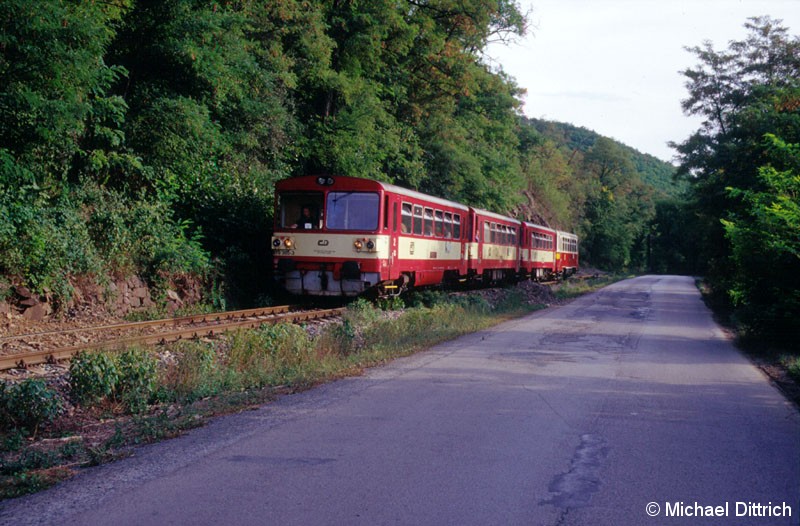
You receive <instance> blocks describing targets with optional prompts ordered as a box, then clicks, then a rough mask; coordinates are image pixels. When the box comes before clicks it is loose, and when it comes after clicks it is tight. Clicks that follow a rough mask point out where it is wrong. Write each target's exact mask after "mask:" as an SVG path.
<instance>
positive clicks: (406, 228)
mask: <svg viewBox="0 0 800 526" xmlns="http://www.w3.org/2000/svg"><path fill="white" fill-rule="evenodd" d="M400 213H401V216H402V220H401V222H400V232H402V233H403V234H410V233H411V224H412V223H413V222H414V221H413V218H412V215H411V203H403V209H402V211H401V212H400Z"/></svg>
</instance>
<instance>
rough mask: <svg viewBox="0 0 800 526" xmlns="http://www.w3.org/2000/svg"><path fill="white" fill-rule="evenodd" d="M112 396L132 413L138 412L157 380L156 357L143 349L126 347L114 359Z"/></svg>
mask: <svg viewBox="0 0 800 526" xmlns="http://www.w3.org/2000/svg"><path fill="white" fill-rule="evenodd" d="M116 362H117V371H118V376H117V384H116V386H115V388H114V396H115V397H116V399H118V400H119V401H121V402H122V403H123V404H124V405H125V407H126V408H127V409H128V410H129V411H130V412H132V413H140V412H142V411H144V410H145V409H146V408H147V404H148V403H149V402H150V401H151V399H152V398H153V395H154V394H155V391H156V387H157V381H158V364H157V362H156V359H155V358H153V356H152V355H151V354H150V353H149V352H147V351H146V350H144V349H128V350H126V351H123V352H121V353H120V354H119V355H118V356H117V359H116Z"/></svg>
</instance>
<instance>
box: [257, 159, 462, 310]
mask: <svg viewBox="0 0 800 526" xmlns="http://www.w3.org/2000/svg"><path fill="white" fill-rule="evenodd" d="M275 194H276V208H275V210H276V213H275V231H274V234H273V236H272V250H273V257H274V262H275V270H276V277H277V278H278V280H279V281H280V282H281V284H282V285H283V286H284V287H285V288H286V290H287V291H288V292H290V293H292V294H299V295H317V296H356V295H359V294H363V293H364V292H367V291H369V290H374V291H376V292H378V293H379V294H399V293H400V292H402V291H403V290H404V289H406V288H408V287H412V286H425V285H435V284H439V283H446V282H450V281H456V280H459V279H466V278H465V277H466V275H467V270H468V269H467V260H466V252H465V243H464V240H465V239H466V230H465V226H466V222H467V220H468V218H469V208H468V207H466V206H464V205H461V204H459V203H455V202H452V201H447V200H445V199H439V198H437V197H432V196H428V195H425V194H422V193H420V192H415V191H413V190H407V189H405V188H401V187H398V186H395V185H391V184H387V183H381V182H378V181H371V180H368V179H359V178H353V177H345V176H327V175H326V176H304V177H296V178H292V179H286V180H283V181H279V182H278V183H277V184H276V187H275Z"/></svg>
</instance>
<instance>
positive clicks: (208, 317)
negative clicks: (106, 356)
mask: <svg viewBox="0 0 800 526" xmlns="http://www.w3.org/2000/svg"><path fill="white" fill-rule="evenodd" d="M291 308H292V307H291V306H289V305H281V306H278V307H259V308H257V309H245V310H232V311H227V312H213V313H208V314H193V315H191V316H180V317H178V318H164V319H160V320H147V321H132V322H126V323H112V324H109V325H95V326H91V327H75V328H73V329H64V330H51V331H41V332H29V333H27V334H14V335H11V336H2V337H0V344H3V343H5V342H9V341H12V340H21V339H23V338H30V337H33V336H51V335H55V334H74V333H76V332H89V331H105V330H113V329H123V330H128V329H140V328H146V327H158V326H166V325H183V324H187V323H204V322H208V321H220V320H224V319H230V318H244V317H246V316H268V315H270V314H280V313H283V312H289V310H290V309H291Z"/></svg>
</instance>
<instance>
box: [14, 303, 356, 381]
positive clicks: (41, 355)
mask: <svg viewBox="0 0 800 526" xmlns="http://www.w3.org/2000/svg"><path fill="white" fill-rule="evenodd" d="M251 310H257V309H251ZM287 310H288V308H287ZM344 310H345V309H343V308H338V309H324V310H315V311H304V312H282V313H280V314H277V315H275V316H272V317H269V318H267V317H264V318H258V319H249V320H239V321H230V322H222V323H218V324H214V325H208V326H205V327H189V328H186V329H183V330H179V331H172V332H167V333H154V334H147V335H142V336H132V337H128V338H119V339H115V340H107V341H102V342H94V343H85V344H80V345H72V346H69V347H61V348H57V349H48V350H44V351H34V352H29V353H17V354H11V355H6V356H0V370H6V369H13V368H25V367H29V366H31V365H38V364H42V363H55V362H56V361H58V360H65V359H68V358H71V357H72V356H73V355H74V354H76V353H77V352H79V351H87V350H101V349H115V348H121V347H125V346H129V345H135V344H140V345H152V344H162V343H168V342H174V341H179V340H183V339H196V338H202V337H210V336H216V335H218V334H220V333H223V332H227V331H231V330H235V329H242V328H256V327H259V326H261V325H264V324H275V323H278V322H281V321H290V322H299V321H308V320H314V319H321V318H330V317H333V316H338V315H340V314H341V313H342V312H344ZM239 312H245V311H239ZM220 314H226V313H220ZM209 316H211V315H209ZM250 316H251V317H253V315H252V314H251V315H250ZM261 316H267V314H262V315H261ZM240 317H241V316H240ZM161 321H165V320H161ZM120 325H123V324H120ZM54 332H56V333H57V331H54Z"/></svg>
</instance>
